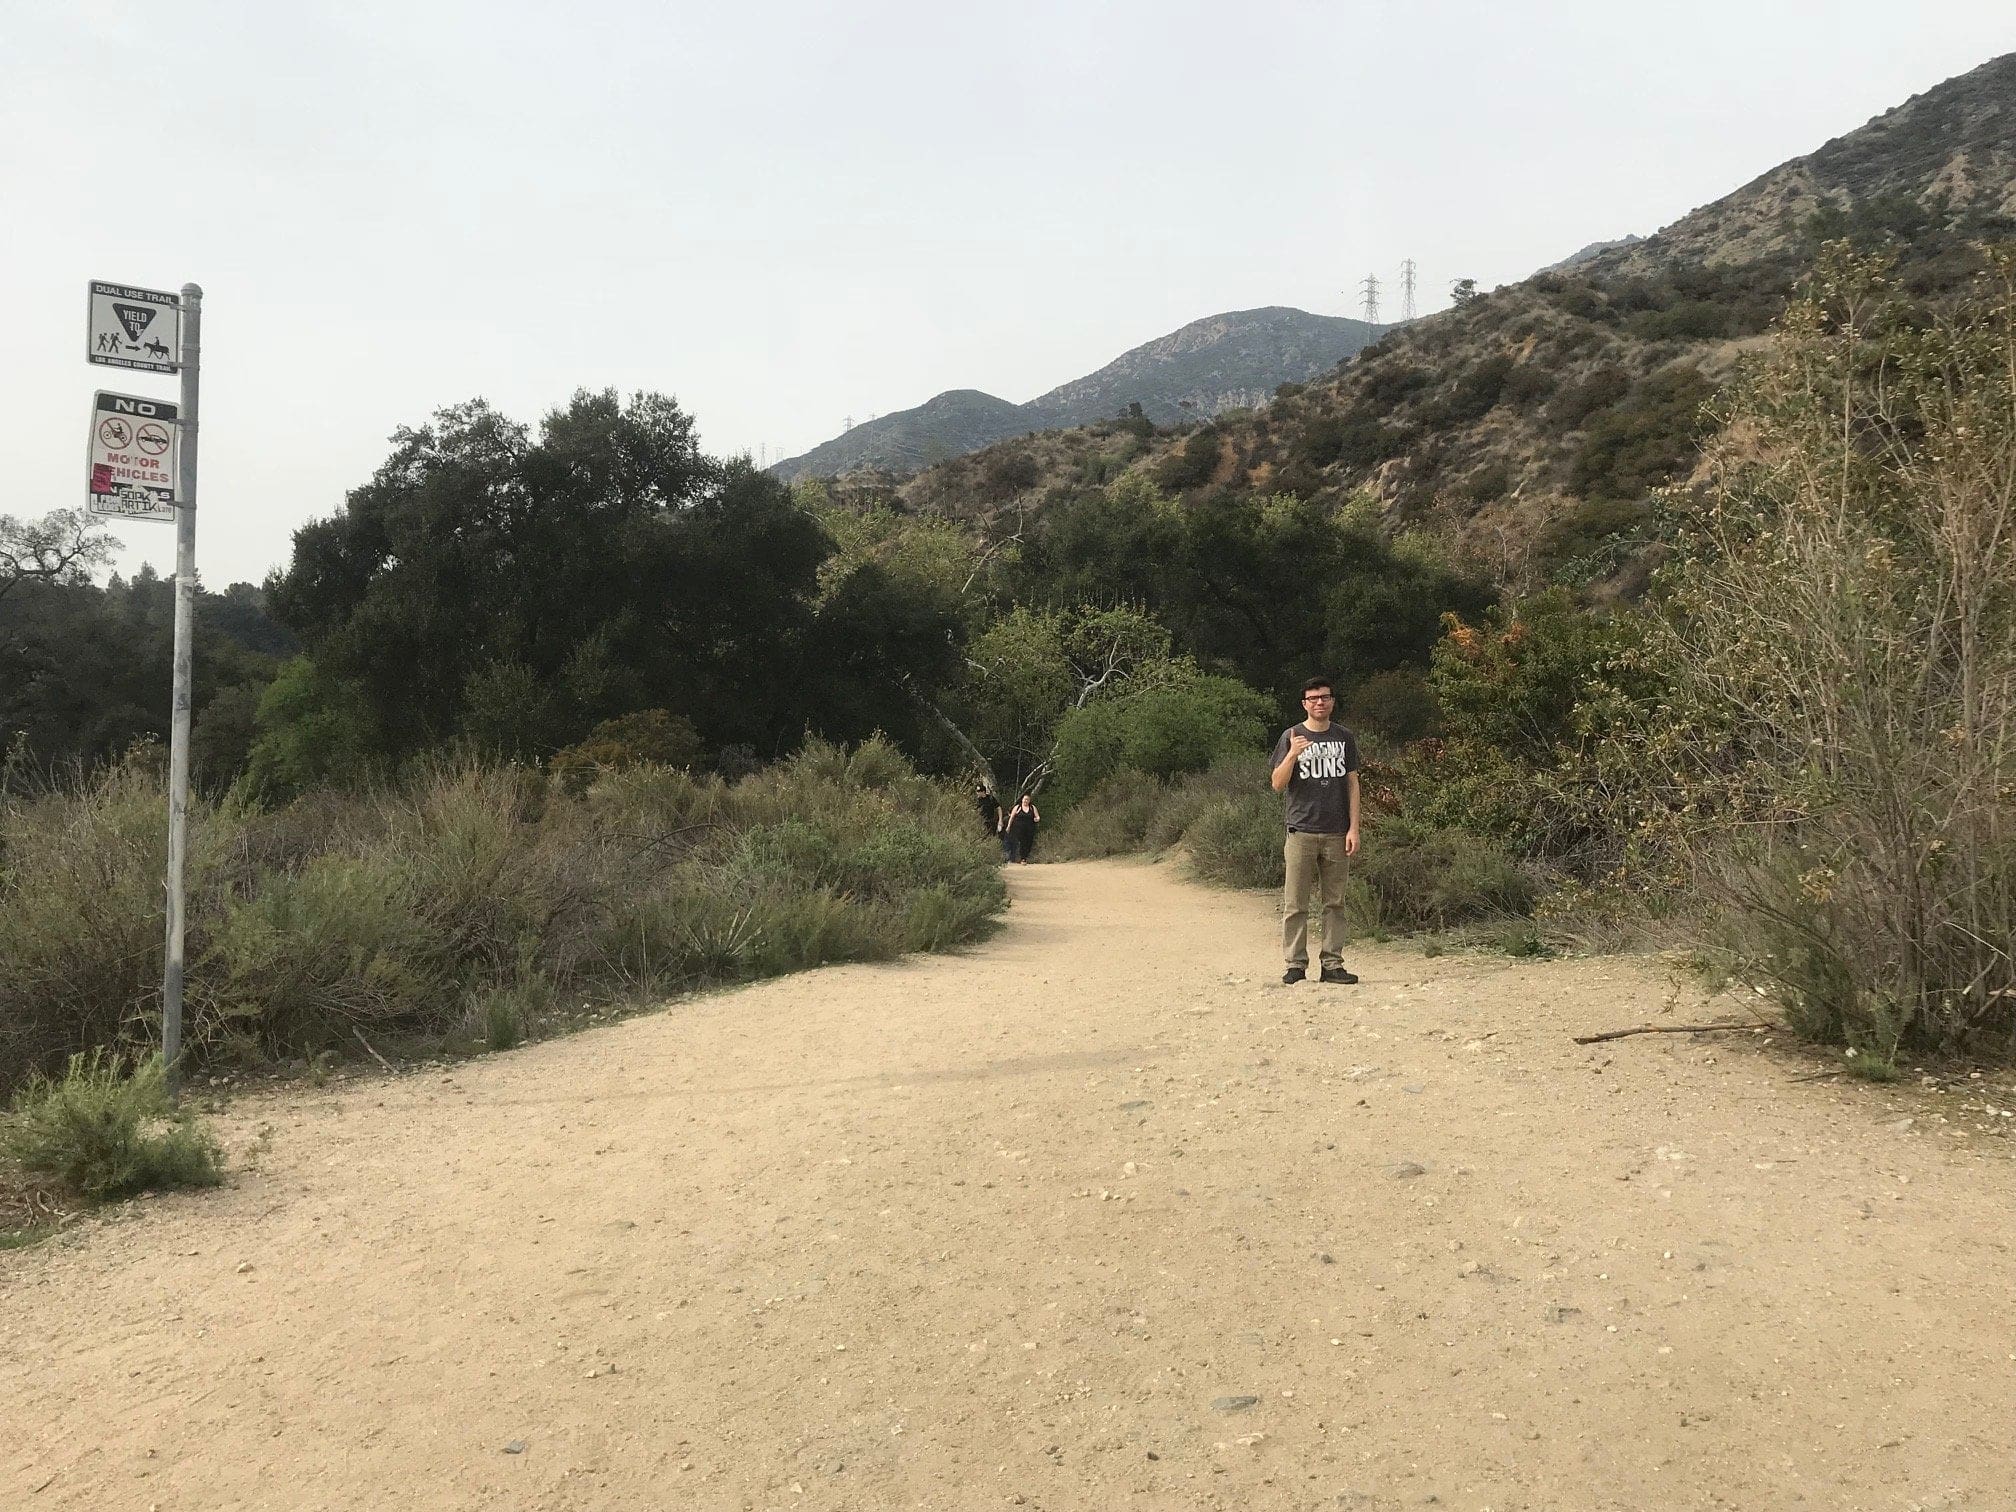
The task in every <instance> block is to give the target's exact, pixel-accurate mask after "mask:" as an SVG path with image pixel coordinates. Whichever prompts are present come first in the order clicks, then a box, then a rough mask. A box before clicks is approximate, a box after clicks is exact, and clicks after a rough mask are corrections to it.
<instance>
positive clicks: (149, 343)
mask: <svg viewBox="0 0 2016 1512" xmlns="http://www.w3.org/2000/svg"><path fill="white" fill-rule="evenodd" d="M84 355H85V357H86V358H87V359H88V360H89V361H92V362H97V363H102V364H104V365H105V366H106V367H123V368H140V369H142V370H144V371H146V372H150V373H172V372H174V371H175V370H176V366H177V363H178V361H179V360H180V358H181V355H182V296H181V295H179V294H170V293H167V292H166V291H164V290H161V289H133V288H128V287H127V286H126V285H125V284H114V283H99V282H98V281H96V280H95V279H94V280H93V281H92V283H91V324H90V327H89V335H88V337H87V339H86V343H85V352H84Z"/></svg>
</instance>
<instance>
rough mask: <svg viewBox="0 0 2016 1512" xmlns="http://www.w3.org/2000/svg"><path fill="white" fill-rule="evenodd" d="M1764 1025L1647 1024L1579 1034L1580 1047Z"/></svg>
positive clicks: (1576, 1038) (1577, 1036) (1757, 1027)
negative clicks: (1642, 1036) (1635, 1036)
mask: <svg viewBox="0 0 2016 1512" xmlns="http://www.w3.org/2000/svg"><path fill="white" fill-rule="evenodd" d="M1764 1027H1765V1026H1764V1025H1762V1024H1646V1025H1645V1026H1644V1027H1642V1028H1639V1029H1612V1030H1610V1031H1609V1032H1608V1033H1605V1034H1578V1035H1576V1036H1575V1043H1576V1044H1578V1045H1599V1044H1601V1043H1602V1042H1603V1041H1604V1040H1613V1039H1625V1038H1627V1037H1628V1036H1630V1035H1633V1034H1712V1033H1713V1032H1714V1031H1715V1030H1717V1029H1762V1028H1764Z"/></svg>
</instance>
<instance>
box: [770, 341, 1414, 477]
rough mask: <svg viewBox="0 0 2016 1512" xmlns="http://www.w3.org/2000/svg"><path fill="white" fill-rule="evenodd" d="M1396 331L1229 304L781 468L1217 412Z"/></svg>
mask: <svg viewBox="0 0 2016 1512" xmlns="http://www.w3.org/2000/svg"><path fill="white" fill-rule="evenodd" d="M1392 329H1393V327H1392V326H1381V325H1369V324H1367V323H1366V322H1364V321H1362V320H1351V319H1348V318H1345V317H1342V316H1335V315H1313V314H1311V313H1309V312H1308V311H1306V310H1298V309H1295V308H1294V307H1292V306H1288V305H1263V306H1260V307H1258V308H1256V309H1251V310H1227V311H1222V312H1220V313H1218V314H1215V315H1206V316H1204V317H1202V318H1201V319H1198V320H1193V321H1190V322H1189V323H1187V324H1185V325H1182V326H1179V327H1178V328H1177V329H1176V330H1174V331H1170V332H1168V333H1167V334H1165V335H1162V336H1158V337H1156V338H1154V339H1153V340H1151V341H1146V342H1143V343H1141V344H1140V345H1139V346H1135V347H1130V348H1129V349H1128V350H1127V351H1125V352H1122V353H1121V354H1120V355H1119V356H1118V357H1116V358H1114V359H1113V360H1112V361H1111V362H1109V363H1107V364H1106V365H1105V366H1104V367H1101V368H1098V369H1096V370H1094V371H1093V372H1090V373H1087V374H1084V375H1083V376H1081V377H1078V378H1073V379H1070V380H1067V381H1066V382H1064V383H1061V384H1059V385H1057V386H1056V387H1055V388H1051V389H1048V390H1046V391H1045V392H1044V393H1042V394H1039V395H1038V396H1037V397H1036V398H1034V399H1031V400H1029V401H1028V402H1026V403H1023V404H1014V403H1012V402H1011V401H1009V400H1006V399H1001V398H998V397H997V396H995V395H993V394H989V393H987V392H985V391H984V390H981V389H947V390H945V391H944V392H942V393H939V394H934V395H933V396H932V397H931V398H929V399H927V400H925V401H924V403H922V404H919V405H916V406H914V407H912V408H910V409H906V410H897V411H894V412H893V413H890V414H887V415H879V416H877V417H876V418H875V419H873V420H870V421H867V422H865V423H864V424H861V425H857V426H855V427H853V429H851V430H848V431H845V432H843V433H842V434H841V435H839V436H836V437H834V438H833V439H831V440H829V441H826V442H823V443H821V444H820V445H818V446H815V447H813V448H812V449H811V450H810V451H807V452H804V453H802V454H800V455H799V456H796V457H787V458H785V459H784V460H783V461H781V462H777V463H774V464H772V466H771V467H770V469H769V471H771V472H772V473H774V474H775V475H777V476H778V477H780V478H783V479H784V480H785V481H787V482H795V481H797V480H799V479H801V478H813V477H834V476H838V475H841V474H845V473H849V472H854V471H858V470H862V469H872V470H875V471H879V472H884V473H893V474H898V475H901V474H905V473H910V472H914V471H916V470H917V469H918V468H920V467H924V466H929V465H931V464H933V463H937V462H942V461H946V460H949V459H950V458H952V457H956V456H961V455H964V454H966V453H968V452H972V451H976V450H978V449H980V448H982V447H984V446H987V445H989V444H991V443H993V442H997V441H1002V440H1005V439H1007V438H1009V437H1011V436H1018V435H1024V434H1027V433H1028V432H1031V431H1049V430H1059V429H1067V428H1070V427H1074V426H1080V425H1087V424H1091V423H1094V422H1096V421H1100V420H1107V419H1112V418H1115V417H1116V416H1119V415H1120V414H1122V413H1123V412H1126V411H1128V407H1129V406H1130V405H1138V406H1139V407H1140V408H1139V415H1140V417H1142V418H1145V419H1146V420H1148V421H1150V422H1151V423H1155V424H1162V425H1171V424H1179V423H1182V422H1184V421H1187V420H1190V419H1193V418H1209V417H1212V416H1215V415H1218V414H1221V413H1223V412H1224V411H1226V410H1228V409H1233V408H1238V407H1246V406H1252V405H1257V404H1262V403H1265V402H1266V401H1267V400H1268V399H1269V398H1271V397H1272V395H1273V393H1274V391H1275V390H1276V389H1277V388H1279V387H1280V386H1281V385H1282V384H1284V383H1301V382H1307V381H1308V380H1309V379H1311V378H1314V377H1316V376H1318V375H1319V374H1321V373H1324V372H1327V371H1329V370H1330V369H1332V368H1334V367H1335V366H1336V365H1337V364H1338V363H1339V362H1341V361H1343V360H1344V359H1345V358H1348V357H1350V356H1352V355H1353V354H1355V353H1356V352H1358V351H1360V350H1362V349H1363V348H1364V347H1365V346H1367V345H1369V344H1370V343H1371V342H1373V341H1375V340H1377V339H1378V338H1379V337H1380V336H1382V335H1383V334H1384V333H1385V332H1387V331H1389V330H1392Z"/></svg>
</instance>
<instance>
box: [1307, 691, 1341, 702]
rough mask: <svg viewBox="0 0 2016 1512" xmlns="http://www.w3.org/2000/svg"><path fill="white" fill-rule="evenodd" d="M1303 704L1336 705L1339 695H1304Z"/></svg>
mask: <svg viewBox="0 0 2016 1512" xmlns="http://www.w3.org/2000/svg"><path fill="white" fill-rule="evenodd" d="M1302 702H1304V703H1335V702H1337V695H1336V694H1335V693H1304V694H1303V695H1302Z"/></svg>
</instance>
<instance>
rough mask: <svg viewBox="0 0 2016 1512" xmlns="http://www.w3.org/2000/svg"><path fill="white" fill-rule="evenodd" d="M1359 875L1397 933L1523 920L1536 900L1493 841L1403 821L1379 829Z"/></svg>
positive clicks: (1528, 882) (1380, 913)
mask: <svg viewBox="0 0 2016 1512" xmlns="http://www.w3.org/2000/svg"><path fill="white" fill-rule="evenodd" d="M1356 871H1357V874H1358V876H1359V878H1360V879H1361V880H1362V881H1363V882H1364V884H1365V886H1366V889H1367V890H1368V891H1369V892H1370V893H1371V895H1372V897H1373V899H1374V901H1375V902H1376V905H1377V909H1378V917H1379V919H1380V921H1381V922H1382V923H1383V924H1385V925H1386V926H1387V927H1388V928H1390V929H1394V930H1417V929H1447V928H1449V927H1450V926H1451V925H1454V924H1463V923H1468V922H1471V921H1474V920H1477V919H1490V918H1502V917H1505V916H1507V915H1524V914H1527V913H1530V912H1531V911H1532V908H1533V903H1534V899H1535V896H1536V889H1535V887H1534V885H1533V882H1532V880H1531V879H1530V878H1529V877H1527V875H1526V874H1525V873H1524V872H1522V871H1521V870H1520V869H1519V866H1518V864H1517V863H1516V862H1515V861H1513V859H1512V858H1511V856H1509V855H1508V854H1506V852H1505V851H1503V850H1502V849H1500V848H1499V847H1497V846H1496V845H1493V844H1492V843H1491V842H1490V841H1489V840H1486V839H1484V838H1483V837H1481V836H1478V835H1473V834H1471V833H1469V832H1468V831H1466V830H1461V829H1454V828H1447V827H1443V828H1431V827H1426V826H1421V825H1416V824H1409V823H1407V822H1405V821H1402V820H1391V821H1387V822H1385V823H1383V824H1381V825H1379V826H1377V827H1376V829H1375V831H1374V833H1373V836H1372V843H1369V844H1367V846H1366V847H1365V849H1364V850H1363V851H1362V852H1361V853H1360V855H1359V859H1358V862H1357V865H1356Z"/></svg>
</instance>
